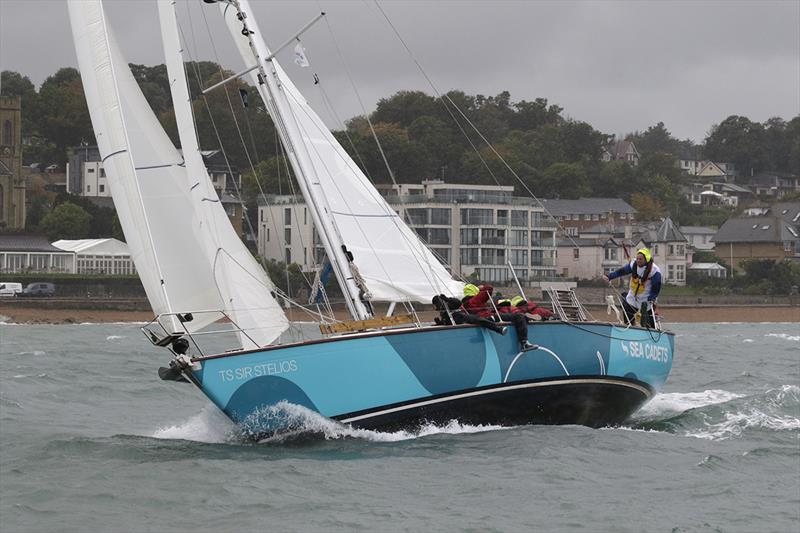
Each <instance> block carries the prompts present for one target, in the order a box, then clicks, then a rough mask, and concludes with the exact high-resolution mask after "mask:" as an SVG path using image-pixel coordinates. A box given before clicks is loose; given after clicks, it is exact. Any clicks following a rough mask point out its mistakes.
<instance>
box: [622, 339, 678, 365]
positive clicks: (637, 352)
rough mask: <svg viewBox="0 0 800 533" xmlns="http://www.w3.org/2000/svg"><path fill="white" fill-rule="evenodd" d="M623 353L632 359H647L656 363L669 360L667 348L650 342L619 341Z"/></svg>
mask: <svg viewBox="0 0 800 533" xmlns="http://www.w3.org/2000/svg"><path fill="white" fill-rule="evenodd" d="M620 345H621V346H622V351H623V352H625V355H627V356H628V357H632V358H634V359H648V360H650V361H655V362H656V363H668V362H669V349H668V348H667V347H666V346H658V345H657V344H653V343H652V342H640V341H620Z"/></svg>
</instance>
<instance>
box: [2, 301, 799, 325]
mask: <svg viewBox="0 0 800 533" xmlns="http://www.w3.org/2000/svg"><path fill="white" fill-rule="evenodd" d="M26 303H27V302H26ZM37 303H38V302H37ZM31 304H34V305H25V304H20V302H0V322H4V323H6V324H84V323H93V324H107V323H113V322H132V323H137V322H149V321H151V320H152V319H153V313H152V312H151V311H144V310H121V309H81V308H63V309H62V308H51V307H46V308H45V307H42V306H39V305H35V303H34V302H31ZM585 307H586V308H587V310H588V311H589V312H590V313H591V314H592V315H594V317H595V318H596V319H598V320H600V321H605V320H607V319H608V320H611V319H612V316H609V315H607V314H606V306H605V305H593V304H589V305H586V306H585ZM659 310H660V313H661V315H662V321H663V323H664V324H670V323H682V322H695V323H716V322H753V323H757V322H800V306H797V305H794V306H789V305H768V304H762V305H748V306H742V305H728V306H725V305H702V304H698V305H662V306H660V308H659ZM288 315H289V319H290V320H293V319H295V318H297V319H301V320H302V317H306V315H304V314H303V315H302V317H301V316H300V315H301V313H297V312H294V313H293V312H291V310H290V312H289V313H288ZM292 315H298V316H297V317H294V316H292ZM337 315H338V316H339V318H341V319H343V320H347V314H346V312H342V313H337ZM420 316H421V318H422V319H423V320H429V321H433V316H434V313H433V312H432V311H423V312H420Z"/></svg>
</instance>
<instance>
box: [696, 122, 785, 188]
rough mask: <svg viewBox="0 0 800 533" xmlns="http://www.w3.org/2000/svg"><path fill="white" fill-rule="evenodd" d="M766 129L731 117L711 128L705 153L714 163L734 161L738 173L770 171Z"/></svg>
mask: <svg viewBox="0 0 800 533" xmlns="http://www.w3.org/2000/svg"><path fill="white" fill-rule="evenodd" d="M765 141H766V136H765V133H764V126H763V125H761V124H760V123H758V122H752V121H751V120H750V119H748V118H747V117H740V116H736V115H731V116H729V117H728V118H726V119H725V120H723V121H722V122H721V123H720V124H718V125H716V126H714V127H712V129H711V133H710V134H709V136H708V137H707V138H706V144H705V148H704V150H703V152H704V155H705V157H706V158H708V159H711V160H713V161H732V162H733V163H734V164H735V165H736V168H737V169H738V170H739V172H742V173H744V174H745V175H749V174H750V172H751V170H752V171H753V172H758V171H759V170H767V167H768V166H769V165H768V155H767V150H766V145H765Z"/></svg>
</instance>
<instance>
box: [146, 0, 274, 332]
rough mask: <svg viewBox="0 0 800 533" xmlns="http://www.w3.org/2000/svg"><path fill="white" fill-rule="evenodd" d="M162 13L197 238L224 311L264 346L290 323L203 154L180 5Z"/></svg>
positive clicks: (162, 1)
mask: <svg viewBox="0 0 800 533" xmlns="http://www.w3.org/2000/svg"><path fill="white" fill-rule="evenodd" d="M158 10H159V11H158V12H159V20H160V21H161V34H162V38H163V43H164V56H165V58H166V65H167V74H168V77H169V82H170V91H171V93H172V102H173V107H174V109H175V120H176V122H177V125H178V133H179V135H180V139H181V147H182V148H183V150H182V151H183V157H184V161H185V169H186V177H187V186H188V191H189V194H190V199H191V203H192V205H193V208H194V209H193V213H194V215H195V217H194V219H193V221H192V223H193V225H194V226H195V233H196V234H198V235H199V241H200V242H201V244H202V245H203V249H204V251H205V254H206V258H207V262H208V264H210V265H211V266H212V271H213V277H214V283H215V285H216V286H217V288H218V289H219V292H220V295H221V296H222V299H223V308H224V309H226V310H227V312H228V314H229V315H230V316H231V317H232V318H233V319H234V321H235V322H236V324H237V326H239V327H240V328H241V329H243V330H245V331H246V333H247V335H248V336H249V337H250V338H252V339H253V340H255V341H256V343H257V344H259V345H261V346H263V345H265V344H268V343H269V342H271V341H272V340H274V339H275V338H277V337H278V336H279V335H280V334H281V333H282V332H283V331H284V330H285V329H286V328H287V327H288V325H289V322H288V320H287V319H286V315H285V314H284V313H283V311H282V310H281V308H280V306H279V305H278V303H277V302H276V301H275V299H274V298H273V297H272V295H271V294H270V292H271V291H272V290H273V289H274V285H273V284H272V282H271V281H270V279H269V278H268V277H267V275H266V273H265V272H264V270H263V269H262V268H261V266H259V264H258V263H257V262H256V261H255V259H254V258H253V255H252V254H251V253H250V251H249V250H247V248H245V246H244V244H242V241H241V240H240V239H239V236H238V235H236V232H235V231H234V229H233V227H232V226H231V224H230V222H229V220H228V215H227V214H226V212H225V210H224V209H223V207H222V204H221V203H220V201H219V198H218V196H217V193H216V191H215V190H214V186H213V185H212V183H211V178H210V177H209V175H208V171H207V170H206V167H205V165H204V163H203V159H202V156H201V155H200V147H199V146H198V143H197V131H196V129H195V125H194V119H193V116H192V107H191V97H190V95H189V86H188V84H187V82H186V76H185V72H184V63H183V60H184V58H183V48H182V47H181V44H180V38H179V36H178V22H177V19H176V16H175V2H174V1H173V0H159V2H158ZM245 341H246V339H244V338H243V339H242V342H243V343H245V344H246V342H245Z"/></svg>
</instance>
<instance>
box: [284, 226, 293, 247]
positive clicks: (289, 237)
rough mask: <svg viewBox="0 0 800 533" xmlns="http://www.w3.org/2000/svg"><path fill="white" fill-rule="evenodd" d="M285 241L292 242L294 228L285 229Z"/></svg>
mask: <svg viewBox="0 0 800 533" xmlns="http://www.w3.org/2000/svg"><path fill="white" fill-rule="evenodd" d="M283 243H284V244H286V245H289V244H292V228H286V229H284V230H283Z"/></svg>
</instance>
